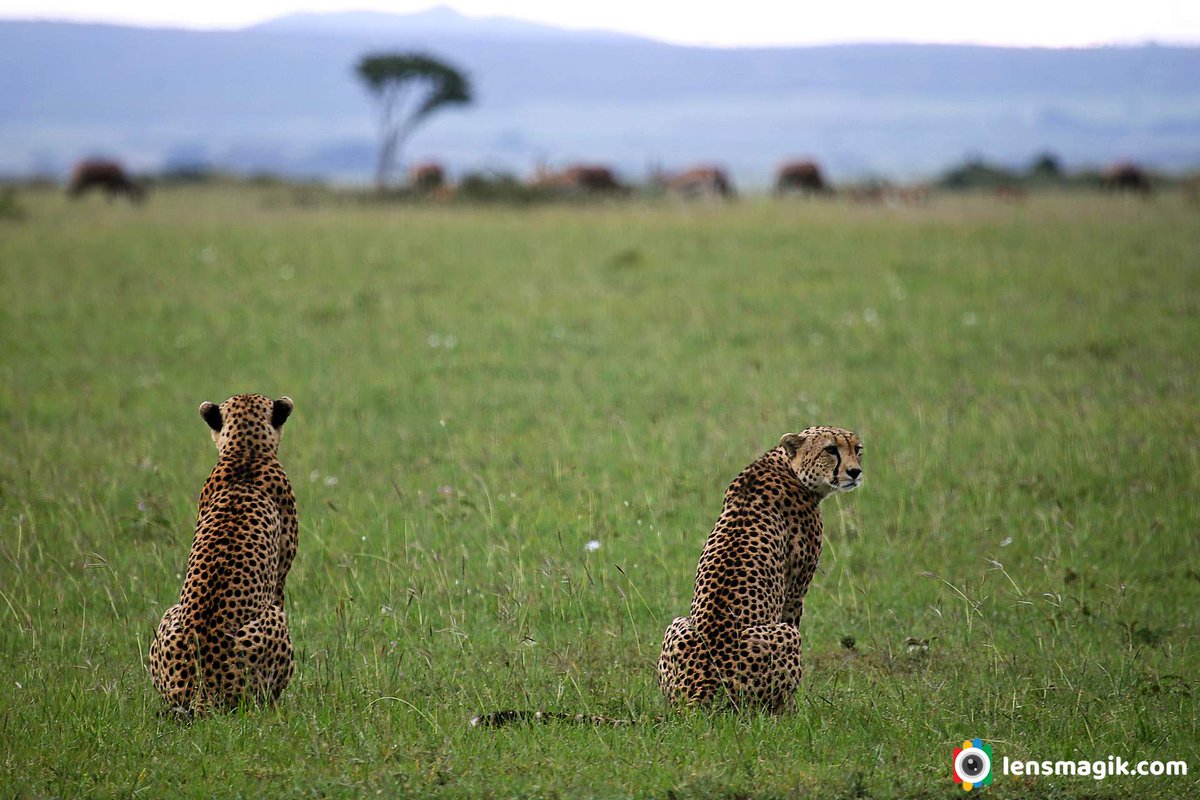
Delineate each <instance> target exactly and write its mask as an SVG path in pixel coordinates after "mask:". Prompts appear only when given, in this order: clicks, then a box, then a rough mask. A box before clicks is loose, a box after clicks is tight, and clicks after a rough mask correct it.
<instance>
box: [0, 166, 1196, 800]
mask: <svg viewBox="0 0 1200 800" xmlns="http://www.w3.org/2000/svg"><path fill="white" fill-rule="evenodd" d="M20 199H21V203H22V207H23V208H24V209H25V210H26V217H25V219H24V220H21V221H0V294H2V296H3V297H4V302H3V307H2V311H0V341H2V342H3V356H2V357H0V424H2V426H3V438H2V444H3V447H2V448H0V653H3V657H2V658H0V758H2V768H0V787H3V788H0V793H3V794H5V795H6V796H7V795H9V794H14V795H17V796H47V797H49V796H59V797H76V796H85V795H95V796H134V797H158V796H166V795H171V796H185V797H212V796H247V797H257V796H279V797H299V796H302V795H303V796H316V797H359V796H364V795H368V794H371V795H374V794H376V793H377V792H378V793H381V794H382V795H383V796H408V795H419V796H436V797H473V798H474V797H507V796H538V797H569V798H588V797H620V796H636V797H655V798H683V797H714V798H715V797H753V798H775V797H819V798H829V797H838V796H846V797H873V798H875V797H878V798H887V797H912V796H915V797H958V796H962V794H963V793H962V790H961V789H957V788H956V787H955V786H954V785H953V784H952V782H951V781H950V778H949V775H950V753H951V749H952V748H953V746H954V745H955V744H956V743H957V742H960V741H961V740H962V739H963V738H964V737H967V736H982V737H984V738H986V739H989V740H991V741H992V742H993V743H994V747H995V753H996V756H997V759H999V758H1001V757H1003V756H1008V757H1010V758H1013V759H1017V758H1020V759H1038V760H1042V759H1053V760H1058V759H1084V758H1086V759H1098V758H1103V757H1105V756H1107V755H1109V754H1113V755H1119V756H1122V757H1125V758H1132V759H1135V760H1136V759H1142V758H1151V759H1153V758H1158V759H1184V760H1186V761H1188V762H1189V766H1190V768H1191V771H1192V774H1191V775H1190V776H1189V777H1187V778H1183V779H1176V780H1168V779H1165V778H1129V777H1114V778H1112V779H1109V780H1107V781H1094V780H1091V779H1088V778H1042V779H1015V778H1012V777H1004V776H997V777H996V779H995V782H994V783H993V784H992V787H991V788H990V789H989V790H988V791H989V795H988V796H994V797H998V798H1015V797H1030V798H1035V797H1036V798H1043V797H1128V796H1131V795H1136V796H1139V797H1155V796H1157V797H1176V796H1184V795H1189V794H1196V793H1197V792H1200V745H1198V743H1200V715H1198V707H1197V693H1200V642H1198V637H1200V622H1198V619H1200V618H1198V617H1197V611H1196V610H1197V605H1198V602H1200V557H1198V556H1197V548H1196V542H1197V530H1200V503H1198V501H1197V491H1198V490H1200V447H1198V445H1200V411H1198V409H1197V398H1198V397H1200V366H1198V365H1200V359H1198V356H1197V353H1198V350H1200V215H1197V214H1196V211H1195V209H1194V208H1190V207H1188V206H1186V205H1185V204H1184V203H1183V202H1182V201H1181V200H1179V199H1178V198H1174V197H1170V196H1162V197H1159V198H1157V199H1155V200H1153V201H1151V202H1142V201H1138V200H1126V199H1120V198H1106V197H1099V196H1096V197H1091V196H1087V195H1079V196H1067V195H1063V196H1054V195H1051V196H1041V197H1034V198H1033V199H1032V200H1031V201H1030V202H1028V203H1027V204H1024V205H1022V206H1019V207H1015V208H1014V207H1008V206H1001V205H998V204H994V203H991V202H989V201H988V200H987V199H985V198H953V197H939V198H936V199H935V202H934V204H933V205H932V206H930V207H928V208H921V209H907V210H888V209H856V208H848V207H846V206H843V205H840V204H837V203H831V204H819V203H805V202H796V203H778V204H776V203H770V202H767V201H754V200H751V201H746V202H742V203H740V204H737V205H735V206H731V207H729V208H709V207H696V208H684V207H678V206H668V205H663V206H650V205H613V206H607V205H601V206H595V207H587V206H584V207H568V208H553V207H545V208H536V209H531V210H526V211H518V210H504V209H472V208H422V207H414V206H403V207H395V208H392V207H385V206H355V205H349V204H347V205H337V204H328V205H320V204H318V205H315V206H311V207H308V206H306V207H299V206H294V205H292V204H290V203H289V202H288V199H289V197H288V194H287V192H286V190H279V189H269V190H253V191H252V190H244V191H241V192H239V191H236V190H232V189H220V190H204V189H187V190H176V191H161V192H159V193H158V194H156V195H155V196H154V197H152V198H151V202H150V203H149V204H148V205H147V206H146V207H144V208H141V209H129V208H127V207H125V206H124V205H122V204H116V205H112V206H109V205H106V204H104V203H102V202H101V201H99V200H95V201H94V202H87V203H83V204H80V205H78V206H70V205H68V204H67V203H66V202H65V201H64V200H61V199H60V198H59V197H57V196H52V195H39V194H26V195H23V196H22V197H21V198H20ZM247 391H257V392H263V393H268V394H272V395H275V396H278V395H280V394H288V395H290V396H291V397H292V398H294V400H295V402H296V413H295V414H294V415H293V417H292V418H291V420H290V421H289V422H288V425H287V428H286V430H285V436H284V440H283V446H282V452H281V459H282V461H283V463H284V465H285V467H286V468H287V469H288V471H289V474H290V475H291V478H292V482H293V485H294V486H295V490H296V495H297V500H298V503H299V508H300V514H301V518H300V519H301V522H300V530H301V543H300V552H299V555H298V557H297V559H296V563H295V565H294V567H293V570H292V573H291V576H290V580H289V583H288V612H289V615H290V618H291V625H292V635H293V638H294V640H295V642H296V645H297V654H298V671H297V674H296V678H295V680H294V681H293V683H292V685H291V687H290V688H289V690H288V691H287V693H286V694H285V695H284V697H283V699H282V701H281V702H280V703H279V704H278V705H277V706H275V707H269V708H252V709H247V710H245V711H243V712H241V713H237V714H233V715H228V716H223V717H218V718H214V719H210V720H205V721H200V722H197V723H194V724H191V725H181V724H178V723H175V722H173V721H170V720H167V719H162V718H160V717H158V716H157V712H158V710H159V700H158V698H157V696H156V695H155V694H154V692H153V689H152V688H151V686H150V682H149V679H148V676H147V672H146V667H145V660H146V655H147V648H148V644H149V639H150V636H151V633H152V631H153V628H154V626H155V624H156V623H157V621H158V618H159V616H160V615H161V613H162V611H163V610H164V609H165V608H166V607H167V606H168V605H170V604H171V603H173V602H174V601H175V598H176V597H177V593H178V591H179V584H180V580H181V573H182V571H183V568H184V564H185V562H186V558H187V549H188V546H189V543H190V539H191V530H192V525H193V521H194V503H195V498H196V496H197V494H198V492H199V490H200V486H201V484H202V482H203V480H204V478H205V476H206V475H207V473H208V470H209V469H210V468H211V466H212V463H213V461H214V460H215V451H214V450H213V448H212V444H211V442H210V440H209V437H208V435H207V433H206V429H205V427H204V424H203V422H202V421H201V420H200V418H199V416H198V415H197V413H196V407H197V405H198V404H199V403H200V402H201V401H202V400H212V401H215V402H219V401H221V400H223V399H224V398H225V397H227V396H229V395H230V394H233V393H237V392H247ZM810 424H832V425H840V426H845V427H849V428H853V429H855V430H857V431H858V432H859V433H860V434H861V435H862V436H863V438H864V440H865V443H866V447H867V454H866V458H865V463H864V467H865V470H866V482H865V485H864V487H863V489H862V490H860V491H859V492H856V493H854V494H853V495H848V496H840V497H837V498H834V499H832V500H830V501H829V502H828V503H827V504H826V511H825V517H826V525H827V540H828V544H827V547H826V550H825V553H824V556H823V558H822V563H821V571H820V573H819V574H818V576H817V578H816V580H815V582H814V585H813V588H812V591H811V593H810V594H809V600H808V603H807V608H806V611H807V613H806V615H805V620H804V630H803V634H804V640H805V660H806V675H805V679H804V684H803V688H802V690H801V694H800V702H799V704H798V709H797V710H796V712H795V713H793V714H790V715H786V716H781V717H769V716H760V715H753V714H751V715H742V716H737V715H720V714H704V713H688V714H681V715H678V716H670V717H668V718H667V719H666V721H655V719H654V718H655V717H658V716H661V715H663V714H664V713H665V708H664V706H663V703H662V700H661V698H660V696H659V693H658V689H657V686H656V678H655V673H654V666H653V664H654V660H655V658H656V657H657V653H658V647H659V643H660V641H661V636H662V632H663V629H664V628H665V626H666V625H667V623H668V622H669V621H670V619H671V618H672V617H673V616H675V615H677V614H681V613H684V612H685V611H686V609H687V605H688V601H689V598H690V593H691V588H692V580H693V576H694V570H695V564H696V559H697V557H698V556H699V553H700V549H701V547H702V545H703V542H704V539H705V537H706V535H707V534H708V532H709V530H710V529H711V526H712V523H713V521H714V519H715V517H716V514H717V512H718V511H719V509H720V503H721V495H722V492H723V491H724V487H725V485H726V484H727V483H728V481H729V480H730V479H731V478H732V477H733V476H734V475H735V474H736V473H737V472H738V471H739V470H740V469H741V468H742V467H743V466H745V465H746V464H747V463H749V462H750V461H751V460H753V459H754V458H755V457H757V456H758V455H759V454H760V453H761V452H762V451H763V450H765V449H767V448H768V447H771V446H773V445H774V444H775V443H776V442H777V441H778V438H779V436H780V434H781V433H783V432H785V431H789V430H796V429H799V428H802V427H804V426H806V425H810ZM591 540H596V541H599V542H600V549H599V550H598V551H595V552H589V551H587V550H585V544H586V543H587V542H589V541H591ZM846 637H853V639H854V641H855V647H854V649H853V650H850V649H847V648H845V647H843V645H842V640H843V639H844V638H846ZM913 639H916V640H923V641H927V642H928V646H927V647H925V646H923V645H921V646H913V645H911V644H909V642H910V641H911V640H913ZM512 707H517V708H545V709H550V710H562V711H571V712H590V713H600V714H610V715H616V716H622V717H636V718H638V719H639V720H641V721H640V722H639V723H638V724H637V725H635V726H632V727H625V728H592V727H590V726H572V725H546V726H542V727H532V728H531V727H517V728H511V729H504V730H499V731H491V732H486V731H479V730H471V729H468V728H467V727H466V724H465V723H466V720H467V719H468V718H469V717H470V716H471V715H472V714H473V713H474V712H476V711H479V710H488V709H499V708H512Z"/></svg>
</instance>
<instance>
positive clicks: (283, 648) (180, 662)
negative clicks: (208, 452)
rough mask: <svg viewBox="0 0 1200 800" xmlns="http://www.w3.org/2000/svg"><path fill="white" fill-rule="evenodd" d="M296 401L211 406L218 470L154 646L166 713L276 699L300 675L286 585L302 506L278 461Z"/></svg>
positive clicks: (259, 399) (256, 399) (203, 412)
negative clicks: (298, 505)
mask: <svg viewBox="0 0 1200 800" xmlns="http://www.w3.org/2000/svg"><path fill="white" fill-rule="evenodd" d="M291 413H292V401H291V400H290V399H289V398H287V397H281V398H280V399H278V400H274V401H272V400H271V399H270V398H269V397H263V396H262V395H258V394H242V395H236V396H234V397H231V398H229V399H228V400H226V401H225V402H224V403H222V404H221V405H220V406H217V405H214V404H212V403H204V404H202V405H201V406H200V416H201V417H203V418H204V421H205V422H207V423H208V425H209V427H210V428H212V438H213V441H214V442H215V443H216V445H217V452H218V458H217V465H216V466H215V467H213V471H212V473H211V474H210V475H209V476H208V480H207V481H205V482H204V489H203V490H202V491H201V492H200V508H199V513H198V516H197V520H196V536H195V538H194V539H193V541H192V551H191V554H190V555H189V556H188V565H187V576H186V577H185V578H184V580H183V591H182V592H181V593H180V595H179V603H178V604H177V605H174V606H171V607H170V608H169V609H167V612H166V613H165V614H164V615H163V618H162V622H160V623H159V626H158V631H157V632H156V633H155V635H154V641H153V642H152V643H151V645H150V679H151V680H152V681H153V683H154V688H155V689H157V690H158V692H159V694H161V695H162V696H163V699H164V700H166V701H167V704H168V707H169V708H171V709H173V710H176V711H179V712H183V713H197V714H203V713H205V712H207V711H208V710H209V709H211V708H217V709H229V708H232V707H234V706H236V705H237V704H238V703H239V702H240V701H241V699H242V698H243V697H246V698H255V699H257V698H266V699H271V700H274V699H275V698H277V697H279V695H280V693H281V692H283V690H284V689H285V688H286V687H287V685H288V681H290V680H291V678H292V671H293V669H294V665H293V664H292V642H291V639H290V637H289V636H288V627H287V617H286V616H285V615H284V612H283V584H284V581H285V580H286V578H287V574H288V569H289V568H290V567H291V565H292V558H293V557H294V556H295V555H296V541H297V528H296V501H295V499H294V498H293V496H292V486H291V484H290V483H289V482H288V478H287V475H286V474H285V473H284V471H283V467H282V466H280V464H279V461H278V459H277V457H276V454H277V453H278V450H279V439H280V437H281V435H282V428H283V423H284V422H286V421H287V418H288V416H289V415H290V414H291Z"/></svg>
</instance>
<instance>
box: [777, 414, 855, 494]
mask: <svg viewBox="0 0 1200 800" xmlns="http://www.w3.org/2000/svg"><path fill="white" fill-rule="evenodd" d="M779 446H780V447H781V448H782V449H783V451H784V453H785V454H786V456H787V458H788V462H789V463H790V464H791V466H792V469H793V470H794V471H795V473H796V477H798V478H799V479H800V483H801V484H803V486H804V488H806V489H808V490H809V491H810V492H812V493H814V494H817V495H820V496H821V497H826V496H828V495H831V494H833V493H834V492H849V491H853V490H854V489H856V488H858V485H859V484H860V483H862V442H861V441H859V438H858V434H857V433H855V432H854V431H848V430H845V429H843V428H827V427H824V426H821V427H814V428H805V429H804V430H803V431H801V432H800V433H785V434H784V435H783V438H782V439H780V440H779Z"/></svg>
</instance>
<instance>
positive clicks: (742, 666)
mask: <svg viewBox="0 0 1200 800" xmlns="http://www.w3.org/2000/svg"><path fill="white" fill-rule="evenodd" d="M738 649H739V651H740V652H739V654H738V657H737V658H736V659H735V663H736V664H738V665H739V666H738V667H737V668H735V670H734V671H733V673H732V674H730V675H727V676H725V683H726V686H727V687H728V690H729V699H730V701H731V702H732V703H733V705H734V706H735V707H737V708H761V709H763V710H765V711H771V712H781V711H788V710H790V709H791V708H792V707H794V705H795V702H796V689H797V688H798V687H799V686H800V678H801V676H802V675H803V673H804V668H803V664H802V661H801V656H800V631H799V629H797V628H796V626H795V625H791V624H788V623H786V622H780V623H776V624H773V625H754V626H752V627H749V628H744V629H743V630H742V632H741V635H740V637H739V639H738Z"/></svg>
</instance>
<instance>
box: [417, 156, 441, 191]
mask: <svg viewBox="0 0 1200 800" xmlns="http://www.w3.org/2000/svg"><path fill="white" fill-rule="evenodd" d="M408 185H409V187H410V188H412V189H413V190H414V191H418V192H434V191H437V190H438V189H440V188H442V187H443V186H445V185H446V170H445V169H443V168H442V165H441V164H439V163H438V162H436V161H426V162H423V163H421V164H414V165H413V167H412V168H411V169H410V170H409V171H408Z"/></svg>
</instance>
